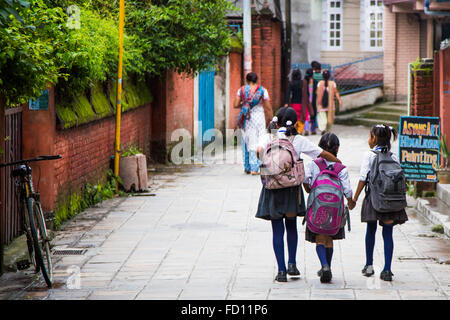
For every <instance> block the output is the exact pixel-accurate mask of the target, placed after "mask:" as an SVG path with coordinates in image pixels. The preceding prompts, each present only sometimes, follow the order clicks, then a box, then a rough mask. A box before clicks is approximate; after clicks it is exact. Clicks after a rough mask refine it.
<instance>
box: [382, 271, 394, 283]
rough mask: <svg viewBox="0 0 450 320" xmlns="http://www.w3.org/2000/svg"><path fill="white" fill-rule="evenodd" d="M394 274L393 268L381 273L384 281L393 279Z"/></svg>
mask: <svg viewBox="0 0 450 320" xmlns="http://www.w3.org/2000/svg"><path fill="white" fill-rule="evenodd" d="M393 275H394V274H393V273H392V272H391V270H384V271H382V272H381V274H380V279H381V280H384V281H392V276H393Z"/></svg>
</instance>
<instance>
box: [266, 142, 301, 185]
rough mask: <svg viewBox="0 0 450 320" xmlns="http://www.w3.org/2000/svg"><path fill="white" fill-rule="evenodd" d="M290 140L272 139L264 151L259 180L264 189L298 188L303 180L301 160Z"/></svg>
mask: <svg viewBox="0 0 450 320" xmlns="http://www.w3.org/2000/svg"><path fill="white" fill-rule="evenodd" d="M290 140H292V138H291V139H289V140H288V139H279V138H276V139H273V140H272V141H271V142H270V143H269V144H268V145H267V147H266V149H265V150H264V155H263V159H262V163H261V180H262V183H263V184H264V185H265V188H266V189H282V188H288V187H294V186H299V185H301V184H302V182H303V180H304V179H305V169H304V167H303V160H302V159H299V158H298V155H297V152H295V149H294V146H293V145H292V142H291V141H290Z"/></svg>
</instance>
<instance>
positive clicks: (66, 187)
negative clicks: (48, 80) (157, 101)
mask: <svg viewBox="0 0 450 320" xmlns="http://www.w3.org/2000/svg"><path fill="white" fill-rule="evenodd" d="M150 110H151V105H150V104H148V105H146V106H144V107H140V108H137V109H134V110H130V111H128V112H125V113H123V114H122V121H121V136H120V139H121V144H122V145H123V146H127V145H130V144H135V145H138V146H139V148H140V149H142V150H143V151H144V152H145V154H147V155H149V154H150V134H151V133H150V124H151V112H150ZM23 121H24V122H23V124H24V125H23V137H24V138H23V155H24V158H31V157H36V156H39V155H51V154H60V155H62V159H60V160H54V161H43V162H38V163H34V164H33V165H32V169H33V181H34V183H35V184H37V183H38V182H39V185H36V188H37V187H39V189H40V190H41V201H42V205H43V208H44V210H45V211H52V210H54V209H55V205H56V202H57V201H58V198H59V197H65V196H67V195H68V194H69V193H71V192H77V191H79V190H80V188H82V187H83V185H84V184H85V182H91V183H92V182H94V183H95V182H97V181H98V180H99V179H102V178H104V176H105V173H106V171H107V170H108V169H109V167H110V156H111V155H113V154H114V139H115V117H114V116H111V117H108V118H104V119H101V120H98V121H94V122H91V123H88V124H85V125H81V126H79V127H74V128H70V129H65V130H58V129H56V114H55V101H54V91H53V89H50V101H49V108H48V110H40V111H30V110H28V107H25V108H24V112H23Z"/></svg>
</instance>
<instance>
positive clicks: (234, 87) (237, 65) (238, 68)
mask: <svg viewBox="0 0 450 320" xmlns="http://www.w3.org/2000/svg"><path fill="white" fill-rule="evenodd" d="M229 65H230V75H229V81H230V92H229V94H230V97H229V98H230V109H229V110H230V114H229V122H228V128H230V129H234V127H235V125H236V119H237V116H238V115H239V112H240V109H239V108H233V103H234V99H235V97H236V93H237V91H238V90H239V88H240V87H241V86H242V84H243V79H242V71H243V70H242V68H243V66H242V53H237V52H230V56H229Z"/></svg>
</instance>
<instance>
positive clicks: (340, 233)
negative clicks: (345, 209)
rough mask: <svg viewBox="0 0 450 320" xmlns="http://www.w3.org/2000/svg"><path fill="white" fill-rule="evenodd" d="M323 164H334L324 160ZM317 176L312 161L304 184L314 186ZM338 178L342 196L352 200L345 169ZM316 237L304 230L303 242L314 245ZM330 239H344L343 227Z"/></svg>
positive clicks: (316, 168) (307, 168) (306, 171)
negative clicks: (342, 192)
mask: <svg viewBox="0 0 450 320" xmlns="http://www.w3.org/2000/svg"><path fill="white" fill-rule="evenodd" d="M325 163H326V164H327V166H329V165H334V164H335V163H336V162H332V161H327V160H325ZM319 174H320V169H319V167H318V166H317V164H316V163H315V162H314V161H313V162H311V163H309V165H308V166H307V167H306V169H305V181H304V183H307V184H309V185H310V186H312V185H313V184H314V181H316V179H317V177H318V176H319ZM338 177H339V180H340V181H341V184H342V190H343V191H344V196H345V197H346V198H352V197H353V191H352V186H351V183H350V177H349V174H348V170H347V168H344V169H342V170H341V172H339V174H338ZM316 235H317V234H316V233H314V232H312V231H311V230H309V229H308V228H306V232H305V240H306V241H309V242H312V243H315V242H316ZM331 238H332V239H333V240H341V239H345V226H344V227H342V228H340V229H339V231H338V233H337V234H335V235H334V236H331Z"/></svg>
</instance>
